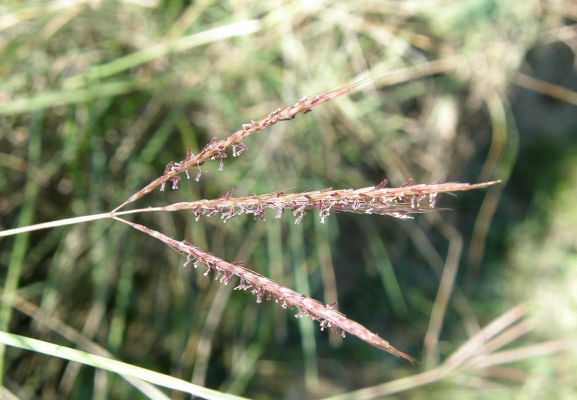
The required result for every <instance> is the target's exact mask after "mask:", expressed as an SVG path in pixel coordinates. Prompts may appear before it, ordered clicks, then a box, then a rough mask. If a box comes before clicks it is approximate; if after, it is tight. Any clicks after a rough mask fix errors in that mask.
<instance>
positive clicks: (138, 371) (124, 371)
mask: <svg viewBox="0 0 577 400" xmlns="http://www.w3.org/2000/svg"><path fill="white" fill-rule="evenodd" d="M0 343H3V344H4V345H7V346H13V347H18V348H20V349H25V350H30V351H35V352H37V353H42V354H47V355H49V356H52V357H59V358H63V359H66V360H70V361H76V362H79V363H81V364H84V365H90V366H93V367H96V368H101V369H104V370H107V371H111V372H115V373H117V374H120V375H126V376H131V377H134V378H137V379H141V380H143V381H146V382H149V383H153V384H155V385H159V386H163V387H166V388H169V389H174V390H179V391H181V392H185V393H190V394H192V395H194V396H199V397H202V398H203V399H214V400H233V399H234V400H239V399H243V398H244V397H238V396H234V395H231V394H226V393H220V392H217V391H215V390H211V389H207V388H204V387H202V386H197V385H193V384H192V383H189V382H186V381H183V380H181V379H177V378H173V377H172V376H169V375H164V374H161V373H158V372H154V371H150V370H148V369H145V368H140V367H137V366H135V365H130V364H126V363H123V362H120V361H116V360H111V359H109V358H106V357H100V356H97V355H94V354H90V353H86V352H84V351H80V350H74V349H71V348H69V347H65V346H59V345H55V344H52V343H48V342H44V341H41V340H36V339H31V338H28V337H25V336H20V335H14V334H11V333H6V332H0Z"/></svg>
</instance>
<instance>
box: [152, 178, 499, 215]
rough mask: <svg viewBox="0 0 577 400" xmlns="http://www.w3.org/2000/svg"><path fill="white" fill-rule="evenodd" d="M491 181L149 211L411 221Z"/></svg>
mask: <svg viewBox="0 0 577 400" xmlns="http://www.w3.org/2000/svg"><path fill="white" fill-rule="evenodd" d="M492 183H493V182H488V183H482V184H477V185H469V184H466V183H443V184H423V185H412V186H411V185H410V184H411V180H409V181H408V182H407V183H405V184H404V185H403V186H401V187H399V188H386V187H385V186H386V184H387V180H384V181H383V182H381V183H380V184H379V185H377V186H371V187H367V188H363V189H357V190H353V189H342V190H333V189H332V188H327V189H325V190H321V191H314V192H304V193H283V192H278V193H271V194H264V195H256V194H253V195H249V196H244V197H236V198H235V197H232V192H233V189H229V191H228V192H227V194H226V195H224V196H222V197H219V198H218V199H214V200H200V201H195V202H184V203H176V204H172V205H168V206H164V207H157V208H154V209H149V210H151V211H152V210H163V211H177V210H186V209H189V210H192V211H193V212H194V214H195V216H196V220H198V219H200V217H202V216H203V215H206V216H208V217H210V216H213V215H217V214H219V215H220V216H221V219H223V220H224V222H226V221H227V220H229V219H230V218H233V217H235V216H237V215H244V214H249V215H253V216H254V218H255V219H257V218H261V219H264V217H265V212H266V210H267V209H273V210H276V216H275V217H276V218H281V216H282V214H283V212H284V210H286V209H289V210H291V211H292V213H293V214H294V215H295V216H296V217H297V218H296V219H295V223H296V224H298V223H300V222H301V221H302V219H303V217H304V216H305V215H306V211H307V210H317V211H318V213H319V216H320V218H321V222H323V223H324V222H325V220H326V219H327V217H328V216H329V215H330V213H331V212H354V213H360V214H379V215H389V216H391V217H395V218H402V219H406V218H412V216H411V215H410V214H415V213H424V212H430V211H435V210H438V209H436V208H435V202H436V198H437V195H438V193H441V192H454V191H460V190H469V189H475V188H479V187H485V186H488V185H490V184H492Z"/></svg>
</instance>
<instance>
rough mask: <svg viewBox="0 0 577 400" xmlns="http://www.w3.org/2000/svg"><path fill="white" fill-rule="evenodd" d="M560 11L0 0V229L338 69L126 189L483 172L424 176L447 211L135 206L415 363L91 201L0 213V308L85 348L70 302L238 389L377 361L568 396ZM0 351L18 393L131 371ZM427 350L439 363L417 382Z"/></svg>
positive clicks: (105, 338) (18, 328) (571, 284)
mask: <svg viewBox="0 0 577 400" xmlns="http://www.w3.org/2000/svg"><path fill="white" fill-rule="evenodd" d="M576 19H577V3H575V2H572V1H526V0H511V1H503V2H502V1H495V0H466V1H461V2H450V1H441V0H435V1H413V2H408V1H407V2H404V1H378V0H377V1H370V2H368V1H367V2H357V1H330V0H317V1H280V0H277V1H272V0H271V1H268V0H267V1H249V0H244V1H238V2H236V1H230V2H226V1H221V2H215V1H211V0H201V1H197V2H188V1H181V0H167V1H161V0H125V1H107V0H88V1H82V0H69V1H63V0H54V1H27V0H23V1H4V2H2V4H1V5H0V218H1V219H0V229H1V230H5V229H10V228H14V227H17V226H26V225H30V224H34V223H40V222H48V221H53V220H59V219H64V218H70V217H75V216H83V215H88V214H96V213H102V212H106V211H110V210H112V209H114V208H115V207H117V206H118V205H120V204H121V203H123V202H124V201H125V200H126V199H127V198H128V197H129V196H130V195H132V194H133V193H135V192H136V191H137V190H139V189H141V188H142V187H144V186H145V185H146V184H148V183H149V182H151V181H152V180H154V179H155V178H157V177H158V176H160V175H161V174H162V173H163V171H164V167H165V165H166V164H167V163H168V162H170V161H179V160H181V159H183V158H185V156H186V152H187V150H188V149H192V151H193V152H194V153H197V152H198V151H199V150H200V149H202V147H203V146H204V145H205V144H206V143H208V142H209V141H210V140H211V138H213V137H216V138H218V139H222V138H225V137H227V136H228V135H230V134H231V133H233V132H234V131H236V130H238V129H240V127H241V125H242V124H243V123H248V122H249V121H250V120H253V119H254V120H256V119H259V118H262V117H264V116H266V115H267V114H268V113H270V111H272V110H274V109H276V108H277V107H279V106H282V105H288V104H291V102H294V101H295V100H296V99H299V98H301V97H302V96H310V95H314V94H315V93H318V92H325V91H328V90H331V89H334V88H338V87H342V86H346V85H347V84H350V83H352V82H356V81H357V80H359V79H365V80H366V84H364V85H362V86H361V87H360V88H359V89H357V90H355V91H354V92H353V93H352V94H350V95H348V96H345V97H342V98H338V99H336V100H334V101H331V102H328V103H326V104H324V105H321V106H319V107H316V108H314V110H313V112H312V113H310V114H307V115H304V116H303V115H301V116H298V117H297V118H296V119H294V120H293V121H290V122H284V123H279V124H277V125H276V126H274V127H272V128H270V129H268V130H265V131H263V132H260V133H257V134H254V135H252V136H250V137H249V138H248V139H246V140H245V141H244V143H245V144H246V145H247V146H248V148H249V150H248V151H247V152H245V153H243V154H242V155H241V156H240V157H236V158H232V157H231V156H230V152H229V157H228V158H227V159H225V160H224V171H222V172H219V171H218V161H213V162H207V164H206V165H205V166H203V167H202V177H201V179H200V182H196V181H194V180H193V179H191V180H184V179H183V180H181V182H180V185H179V186H180V188H179V190H177V191H172V190H168V189H167V190H166V191H165V192H160V191H158V190H156V191H154V192H152V193H150V194H149V195H147V196H145V197H144V198H142V199H140V200H138V201H137V202H136V203H134V204H131V205H129V206H128V208H130V207H148V206H159V205H165V204H171V203H174V202H179V201H192V200H197V199H202V198H214V197H218V196H222V195H224V194H225V193H226V192H227V190H228V189H229V188H231V187H232V188H234V189H235V192H234V195H235V196H241V195H246V194H249V193H268V192H274V191H279V190H284V191H306V190H319V189H324V188H326V187H333V188H335V189H337V188H361V187H366V186H371V185H375V184H377V183H379V182H380V181H381V180H382V179H384V178H388V179H389V180H390V182H391V185H392V186H399V185H401V184H403V183H404V182H405V181H406V180H407V179H409V178H413V180H414V182H416V183H429V182H436V181H438V182H448V181H461V182H471V183H474V182H480V181H487V180H493V179H501V180H503V181H504V183H503V184H502V185H500V186H495V187H492V188H490V189H489V190H481V191H475V192H466V193H460V194H458V195H457V196H450V195H442V196H440V198H439V201H438V205H439V206H440V207H445V208H450V209H451V210H450V211H441V212H439V213H435V214H427V215H421V216H418V217H417V218H415V220H409V221H400V220H395V219H392V218H388V217H381V216H363V215H332V216H331V217H330V218H329V219H328V221H327V223H326V224H324V225H323V224H321V223H320V221H319V218H318V216H317V215H315V214H314V213H312V212H310V213H309V215H307V216H306V217H305V218H304V220H303V222H302V223H301V224H300V225H295V224H294V223H293V222H294V217H292V215H291V214H290V213H288V212H287V213H285V215H284V216H283V218H282V219H280V220H277V219H274V213H272V212H271V213H269V214H268V215H267V218H266V221H260V220H259V221H253V220H252V219H251V218H247V217H237V218H234V219H232V220H230V221H228V222H227V223H226V224H223V223H222V222H221V221H220V220H219V219H217V218H216V217H214V218H203V219H201V220H200V221H198V222H196V221H195V220H194V216H193V215H192V213H189V212H178V213H149V214H142V215H140V214H138V215H134V216H133V218H132V219H131V220H133V221H134V222H137V223H140V224H143V225H146V226H148V227H150V228H152V229H156V230H158V231H161V232H163V233H164V234H166V235H168V236H170V237H173V238H176V239H178V240H181V239H186V240H188V241H189V242H191V243H192V244H194V245H195V246H197V247H200V248H202V249H203V250H205V251H207V252H212V253H214V254H215V255H217V256H219V257H222V258H223V259H225V260H227V261H231V262H232V261H236V260H244V261H245V265H246V266H247V267H248V268H250V269H252V270H255V271H257V272H259V273H261V274H263V275H265V276H268V277H270V278H271V279H273V280H275V281H276V282H278V283H281V284H284V285H286V286H288V287H290V288H293V289H295V290H296V291H298V292H300V293H305V294H307V295H310V296H312V297H314V298H316V299H318V300H319V301H322V302H324V303H331V302H333V301H336V300H338V308H339V310H340V311H342V312H343V313H345V314H346V315H347V316H348V317H350V318H352V319H354V320H356V321H358V322H360V323H362V324H363V325H365V326H366V327H367V328H369V329H370V330H372V331H374V332H377V333H378V334H379V335H380V336H382V337H383V338H385V339H387V340H389V341H390V342H391V344H392V345H393V346H395V347H397V348H399V349H400V350H402V351H405V352H408V353H409V354H411V355H413V356H415V357H417V358H418V359H419V360H420V361H421V362H422V363H420V364H415V365H411V364H409V363H407V362H405V361H401V360H398V359H395V358H394V357H392V356H391V355H389V354H387V353H385V352H383V351H380V350H378V349H376V348H373V347H371V346H369V345H367V344H366V343H364V342H361V341H360V340H358V339H357V338H354V337H347V338H345V339H341V338H340V336H333V335H331V334H330V333H329V334H327V332H320V331H319V329H318V324H316V323H313V322H312V321H309V320H306V319H299V320H296V319H295V318H294V316H293V315H294V314H295V312H290V311H289V312H287V311H286V310H283V309H282V308H280V307H279V306H278V305H276V304H274V303H273V302H263V303H262V304H256V303H255V298H254V296H251V295H250V294H249V293H247V292H238V291H233V290H232V288H233V287H234V285H233V286H232V287H231V286H223V285H221V284H220V283H218V282H217V281H214V280H212V279H209V278H206V277H204V276H202V272H203V271H200V270H199V271H196V270H194V269H192V268H191V267H190V266H189V267H186V268H183V267H182V264H183V263H184V261H185V260H184V259H183V257H181V256H180V255H179V254H177V253H176V252H174V251H173V250H172V249H170V248H168V247H167V246H165V245H164V244H162V243H160V242H158V241H157V240H155V239H154V238H152V237H149V236H147V235H144V234H142V233H141V232H138V231H135V230H132V229H131V228H129V227H127V226H126V225H124V224H121V223H118V222H115V221H111V220H104V221H96V222H92V223H84V224H79V225H72V226H65V227H59V228H54V229H50V230H43V231H36V232H32V233H30V234H21V235H18V236H13V237H8V238H2V239H0V281H1V282H2V287H3V288H4V291H3V293H4V295H5V294H6V291H9V292H11V293H13V292H14V290H16V294H17V302H16V303H15V308H13V307H12V306H11V305H10V304H9V303H8V304H7V303H5V302H4V303H3V305H2V312H1V314H0V327H1V330H4V331H9V332H12V333H18V334H21V335H24V336H30V337H34V338H39V339H42V340H45V341H48V342H52V343H57V344H62V345H65V346H70V347H75V346H80V348H82V346H81V345H80V344H79V342H74V341H70V340H69V339H65V338H63V336H62V335H61V332H60V333H59V330H58V329H56V328H54V327H55V326H59V327H60V331H62V329H65V328H72V329H75V330H77V331H78V332H81V333H82V334H83V335H84V337H85V338H87V339H89V340H90V341H92V342H94V343H96V344H99V345H100V346H102V347H104V348H106V349H107V350H108V351H109V352H110V353H112V354H113V355H114V356H115V357H117V358H118V359H120V360H122V361H125V362H127V363H132V364H135V365H138V366H141V367H145V368H149V369H151V370H154V371H159V372H163V373H166V374H170V375H172V376H175V377H179V378H182V379H184V380H187V381H192V382H193V383H196V384H199V385H203V386H206V387H210V388H214V389H218V390H220V391H223V392H226V393H234V394H240V395H244V396H247V397H251V398H258V399H305V398H307V399H313V398H314V399H316V398H323V397H326V396H331V395H338V394H343V393H344V394H346V393H349V392H351V391H355V390H359V389H363V388H370V387H373V386H376V385H382V384H385V383H387V382H392V383H395V382H396V383H398V385H399V386H398V387H397V389H395V390H392V391H395V392H397V393H396V394H395V395H394V396H396V398H407V399H421V398H423V399H424V398H427V399H429V398H443V399H446V398H459V399H463V398H479V399H485V398H505V399H507V398H521V399H533V398H535V399H542V398H567V399H570V398H575V397H576V396H577V379H576V378H575V373H574V371H575V368H577V362H576V361H575V360H576V357H575V356H576V355H575V341H574V339H573V337H574V332H576V331H577V314H576V312H575V310H576V309H577V308H576V306H577V295H576V293H577V268H576V267H577V259H576V253H577V239H576V238H577V208H576V201H575V200H576V199H577V158H576V152H575V151H576V143H577V135H576V133H577V114H576V113H575V104H577V94H576V93H575V92H573V91H572V90H577V75H576V74H575V53H574V52H575V49H576V48H577V25H575V20H576ZM193 175H194V174H193ZM441 282H442V283H441ZM520 303H524V304H525V305H526V310H527V312H526V314H524V313H523V312H520V313H519V320H518V321H520V322H519V323H518V324H513V322H510V323H509V325H507V324H502V325H499V324H497V328H495V330H494V331H493V333H492V335H493V336H495V335H496V336H497V338H498V339H499V340H497V343H493V344H494V346H487V347H486V348H485V349H484V350H483V349H482V348H481V349H480V350H479V349H477V350H476V352H473V353H471V354H469V358H467V360H468V361H471V360H473V358H474V357H478V358H477V359H475V360H476V361H475V362H477V364H475V362H473V361H474V360H473V361H471V362H470V363H469V364H467V363H464V364H463V365H462V367H461V368H460V369H458V370H456V371H452V372H450V373H447V374H441V373H439V375H438V376H437V375H435V374H434V372H435V371H441V370H440V369H439V368H441V367H442V366H443V365H447V364H446V363H447V362H448V361H447V360H449V361H450V360H451V358H450V357H451V355H452V354H453V355H454V354H455V353H454V352H455V351H456V350H457V349H459V347H460V346H461V345H463V344H464V343H470V338H471V337H473V336H474V335H475V334H478V332H479V330H480V329H482V328H483V327H485V326H487V325H488V324H489V323H490V322H491V321H493V320H494V319H495V318H498V317H499V316H501V315H502V314H504V313H507V312H510V310H519V309H515V308H513V307H515V306H516V305H518V304H520ZM506 315H507V314H506ZM521 316H524V318H525V319H521ZM510 325H511V329H509V326H510ZM486 339H487V340H488V339H490V337H486ZM468 341H469V342H468ZM499 352H500V353H499ZM495 353H498V354H495ZM457 354H459V353H457ZM491 355H496V356H498V357H493V358H490V357H488V356H491ZM483 357H485V358H483ZM4 359H5V362H4V367H3V368H4V371H3V378H4V379H3V384H4V387H5V388H6V389H5V390H7V391H9V392H10V393H12V394H14V395H15V396H17V398H20V399H36V398H42V399H44V398H46V399H51V398H96V399H101V398H102V399H104V398H118V399H121V398H139V396H140V397H142V396H143V395H142V394H141V393H140V392H139V391H138V390H137V389H135V388H134V387H133V386H131V385H130V384H129V383H127V382H125V381H124V380H122V379H121V378H120V377H118V376H117V375H115V374H112V373H106V372H102V371H98V370H95V369H94V368H92V367H85V366H84V367H82V366H80V364H75V363H69V362H66V361H64V360H61V359H57V358H54V357H48V356H45V355H40V354H36V353H32V352H26V351H23V350H19V349H14V348H7V349H6V351H5V354H4ZM483 362H484V363H485V364H483ZM479 363H481V364H479ZM480 365H481V366H480ZM427 371H429V375H423V374H427ZM431 371H433V373H431ZM423 376H434V377H435V378H432V379H430V380H429V381H427V382H426V383H427V385H426V386H422V385H424V383H425V382H424V380H423V379H422V377H423ZM391 387H392V386H391ZM399 388H400V389H399ZM381 389H382V390H385V389H386V388H385V389H383V387H381ZM6 393H7V392H5V395H6ZM378 393H379V392H378V391H375V392H374V393H373V394H372V397H371V396H370V395H366V396H365V397H361V395H360V394H358V393H357V394H354V393H349V394H346V395H345V397H343V398H351V399H353V398H380V396H381V394H378ZM383 393H384V392H383ZM166 394H167V395H169V396H170V397H171V398H175V399H184V398H188V396H187V395H184V394H182V393H179V392H176V391H175V392H166Z"/></svg>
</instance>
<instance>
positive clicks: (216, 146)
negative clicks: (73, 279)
mask: <svg viewBox="0 0 577 400" xmlns="http://www.w3.org/2000/svg"><path fill="white" fill-rule="evenodd" d="M362 83H363V82H358V83H355V84H352V85H349V86H347V87H345V88H342V89H338V90H335V91H333V92H329V93H325V94H318V95H315V96H313V97H303V98H302V99H300V100H299V101H297V102H296V103H294V104H292V105H290V106H288V107H284V108H277V109H276V110H273V111H271V112H270V113H269V114H268V115H267V116H265V117H263V118H261V119H259V120H256V121H251V122H250V123H249V124H243V125H242V129H240V130H238V131H236V132H235V133H233V134H232V135H230V136H229V137H227V138H226V139H223V140H220V141H218V140H217V139H216V138H212V140H211V141H210V143H208V144H207V145H206V146H204V148H203V149H202V151H201V152H200V153H198V154H196V155H195V154H193V153H192V151H191V150H188V154H187V157H186V158H185V159H184V160H182V161H180V162H174V161H171V162H169V163H168V164H167V165H166V168H165V169H164V174H163V175H162V176H161V177H159V178H157V179H155V180H154V181H152V182H151V183H149V184H148V185H147V186H146V187H144V188H142V189H141V190H139V191H138V192H136V193H135V194H134V195H132V196H131V197H129V198H128V200H126V201H125V202H124V203H122V204H121V205H120V206H118V207H117V208H116V209H115V210H114V211H117V210H119V209H121V208H122V207H124V206H125V205H127V204H128V203H132V202H133V201H135V200H138V199H139V198H141V197H143V196H144V195H146V194H147V193H150V192H151V191H152V190H154V188H156V187H158V186H160V190H164V188H165V186H166V182H169V181H170V182H172V188H173V189H178V181H179V180H180V177H179V176H178V174H180V173H181V172H185V173H186V174H187V176H189V173H188V171H189V170H190V169H191V168H198V167H200V166H201V165H202V164H204V162H205V161H206V160H215V159H217V158H218V159H220V166H219V170H221V171H222V169H223V162H222V159H223V158H226V156H227V155H226V153H225V152H224V151H225V150H226V149H227V148H228V147H232V155H233V157H237V156H239V155H240V154H241V153H242V152H244V151H246V150H248V148H247V147H246V145H244V144H243V143H242V140H243V139H245V138H246V137H247V136H249V135H251V134H253V133H255V132H260V131H262V130H263V129H265V128H268V127H270V126H272V125H274V124H276V123H277V122H280V121H290V120H292V119H294V118H295V117H296V116H297V115H298V114H306V113H308V112H310V111H312V108H313V107H315V106H318V105H320V104H323V103H325V102H327V101H329V100H332V99H334V98H336V97H339V96H343V95H345V94H347V93H350V92H351V91H352V90H353V89H355V88H356V87H357V86H359V85H360V84H362ZM200 176H201V171H200V169H199V171H198V173H197V175H196V180H197V181H198V180H199V179H200Z"/></svg>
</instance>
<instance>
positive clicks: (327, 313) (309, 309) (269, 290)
mask: <svg viewBox="0 0 577 400" xmlns="http://www.w3.org/2000/svg"><path fill="white" fill-rule="evenodd" d="M114 219H116V220H118V221H121V222H124V223H126V224H128V225H130V226H132V227H133V228H135V229H138V230H139V231H142V232H144V233H147V234H149V235H150V236H153V237H155V238H157V239H159V240H161V241H162V242H164V243H166V244H167V245H169V246H170V247H172V248H173V249H175V250H176V251H178V252H179V253H180V254H182V255H183V256H185V257H186V262H185V263H184V265H185V266H186V265H187V264H189V263H191V262H192V264H193V266H194V268H196V267H198V266H199V265H200V264H204V266H205V267H206V272H205V273H204V275H205V276H208V275H209V274H210V272H211V271H212V272H214V273H215V279H216V280H220V282H222V283H224V284H225V285H228V284H229V283H230V282H231V281H232V277H233V276H238V277H239V278H240V284H239V285H238V286H236V287H235V288H234V289H235V290H250V292H251V293H252V294H254V295H256V301H257V303H260V302H261V301H262V299H263V298H266V299H267V300H271V299H273V298H274V300H275V302H276V303H277V304H279V305H280V306H281V307H282V308H285V309H286V308H288V309H291V310H292V309H294V308H295V307H296V308H297V309H298V310H299V313H298V314H296V315H295V317H296V318H302V317H309V318H311V319H312V320H314V321H318V322H319V323H320V327H321V330H324V329H325V328H328V329H330V330H331V332H333V333H334V334H336V333H337V328H340V329H341V334H342V335H343V337H344V336H345V332H348V333H350V334H351V335H355V336H356V337H358V338H359V339H361V340H363V341H365V342H367V343H369V344H371V345H373V346H375V347H377V348H379V349H381V350H384V351H386V352H388V353H391V354H393V355H395V356H397V357H401V358H404V359H407V360H409V361H411V362H412V361H414V358H413V357H411V356H409V355H408V354H406V353H403V352H402V351H400V350H398V349H396V348H394V347H393V346H391V344H390V343H389V342H388V341H386V340H385V339H383V338H381V337H379V336H378V335H376V334H374V333H373V332H371V331H369V330H368V329H367V328H365V327H364V326H362V325H361V324H359V323H358V322H355V321H353V320H351V319H349V318H347V317H346V316H345V315H344V314H342V313H340V312H338V311H336V310H335V309H334V306H335V305H336V303H332V304H327V305H324V304H322V303H320V302H318V301H317V300H314V299H312V298H310V297H307V296H305V295H303V294H299V293H297V292H295V291H294V290H292V289H289V288H287V287H285V286H282V285H279V284H278V283H276V282H274V281H272V280H270V279H268V278H266V277H264V276H262V275H260V274H258V273H256V272H254V271H251V270H249V269H247V268H244V267H243V266H242V265H243V264H244V263H243V262H242V261H239V262H233V263H228V262H226V261H224V260H222V259H220V258H218V257H216V256H214V255H212V254H209V253H205V252H203V251H202V250H200V249H198V248H197V247H194V246H193V245H192V244H190V243H188V242H187V241H186V240H183V241H178V240H174V239H171V238H169V237H168V236H166V235H164V234H162V233H160V232H158V231H155V230H153V229H149V228H147V227H145V226H142V225H139V224H135V223H132V222H129V221H126V220H124V219H121V218H118V217H114Z"/></svg>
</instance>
